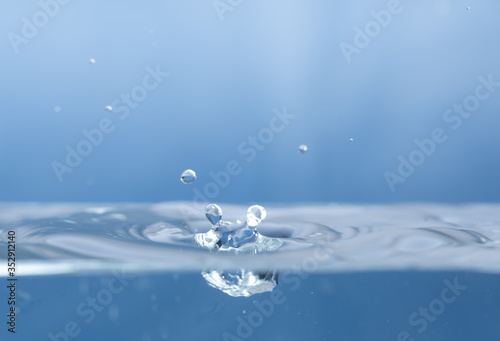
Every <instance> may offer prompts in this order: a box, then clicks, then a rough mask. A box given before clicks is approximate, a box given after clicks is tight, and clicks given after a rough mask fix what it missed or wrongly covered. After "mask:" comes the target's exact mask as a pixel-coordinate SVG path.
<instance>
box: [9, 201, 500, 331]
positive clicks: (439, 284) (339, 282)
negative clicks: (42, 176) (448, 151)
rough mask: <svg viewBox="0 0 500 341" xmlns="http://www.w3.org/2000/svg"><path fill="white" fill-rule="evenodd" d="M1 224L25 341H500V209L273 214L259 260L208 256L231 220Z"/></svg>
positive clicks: (60, 207) (133, 210) (142, 210)
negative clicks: (207, 244) (222, 224)
mask: <svg viewBox="0 0 500 341" xmlns="http://www.w3.org/2000/svg"><path fill="white" fill-rule="evenodd" d="M221 207H222V210H223V219H224V220H222V219H219V220H220V221H236V220H237V219H238V218H240V216H241V214H242V213H244V212H246V211H247V207H245V206H236V205H221ZM0 212H1V213H0V217H1V222H2V224H1V231H0V232H1V233H0V235H1V246H2V249H6V248H7V247H6V243H7V231H8V230H14V231H16V237H17V259H18V267H17V275H18V276H19V277H18V278H19V281H18V283H17V284H18V290H17V295H18V302H17V303H18V306H17V309H18V316H21V317H22V319H21V322H19V323H18V333H17V335H16V336H15V337H21V339H23V340H28V339H29V340H35V339H36V340H59V341H60V340H70V339H75V340H91V339H92V340H107V339H110V338H111V339H123V340H140V341H148V340H165V339H168V340H201V339H203V340H246V339H252V340H253V339H259V340H304V339H308V340H338V339H344V340H410V339H414V340H450V339H453V340H471V339H478V338H479V337H480V338H481V339H484V340H497V339H499V338H500V327H498V325H499V323H498V322H499V321H500V312H499V310H498V306H499V305H500V289H499V288H500V287H499V285H500V276H499V273H500V264H499V263H500V205H493V204H491V205H479V204H475V205H462V206H448V205H431V204H411V205H385V206H382V205H381V206H377V205H355V206H354V205H337V204H322V205H303V206H266V212H267V217H266V215H265V214H264V218H266V219H264V220H262V221H260V223H259V224H258V225H257V224H256V222H257V221H253V224H255V226H257V230H258V232H259V233H260V234H262V236H263V237H264V236H265V237H267V238H269V240H272V241H274V240H277V241H279V244H272V245H274V246H276V245H277V246H278V247H273V248H268V249H263V250H257V251H256V249H254V250H253V251H252V252H248V250H246V251H245V252H221V251H217V250H207V249H204V248H202V247H200V246H199V245H198V244H197V243H196V241H195V235H197V234H198V235H203V234H205V233H207V232H209V231H210V230H211V228H212V225H215V224H217V223H218V220H217V213H218V212H217V210H214V209H213V207H212V210H211V211H209V212H208V213H210V214H211V215H209V214H207V217H210V221H209V220H207V217H205V211H204V210H200V209H199V207H194V206H193V204H191V203H186V202H169V203H160V204H147V205H146V204H109V205H97V206H95V205H90V204H89V205H76V204H72V205H67V204H3V205H2V206H1V209H0ZM252 212H254V213H255V214H257V215H259V214H261V213H262V212H260V211H255V210H254V211H252ZM259 216H261V215H259ZM252 217H254V218H255V216H252ZM261 217H262V216H261ZM220 218H222V217H220ZM214 222H215V223H214ZM245 245H248V244H247V243H245ZM4 275H5V274H4ZM218 289H219V290H218ZM233 296H237V297H233ZM238 296H239V297H238ZM241 296H247V297H241ZM130 321H134V323H130ZM28 325H29V328H28V327H27V326H28ZM9 334H10V333H9Z"/></svg>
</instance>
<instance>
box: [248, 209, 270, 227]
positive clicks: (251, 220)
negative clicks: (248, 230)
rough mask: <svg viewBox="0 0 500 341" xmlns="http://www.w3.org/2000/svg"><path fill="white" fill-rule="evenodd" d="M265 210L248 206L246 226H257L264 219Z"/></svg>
mask: <svg viewBox="0 0 500 341" xmlns="http://www.w3.org/2000/svg"><path fill="white" fill-rule="evenodd" d="M266 215H267V213H266V209H265V208H264V207H262V206H259V205H253V206H250V207H249V208H248V210H247V224H248V226H257V225H259V224H260V222H261V221H262V220H264V219H266Z"/></svg>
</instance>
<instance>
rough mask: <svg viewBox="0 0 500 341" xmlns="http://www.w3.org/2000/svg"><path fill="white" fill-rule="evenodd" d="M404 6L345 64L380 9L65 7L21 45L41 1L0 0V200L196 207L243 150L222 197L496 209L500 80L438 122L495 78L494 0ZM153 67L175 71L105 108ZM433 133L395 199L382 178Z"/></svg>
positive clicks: (355, 4) (366, 5)
mask: <svg viewBox="0 0 500 341" xmlns="http://www.w3.org/2000/svg"><path fill="white" fill-rule="evenodd" d="M401 5H402V7H403V11H402V12H401V13H400V14H398V15H396V16H393V18H392V21H391V23H390V25H389V26H388V27H385V28H383V29H382V32H381V33H380V35H378V36H377V37H375V38H373V39H372V42H371V44H370V45H369V46H368V47H366V48H365V49H363V50H362V52H361V53H360V54H359V55H353V61H352V63H350V64H349V63H347V62H346V60H345V58H344V56H343V55H342V52H341V50H340V48H339V44H340V43H341V42H343V41H344V42H347V43H351V44H352V42H353V38H354V31H353V27H354V26H359V27H363V26H364V25H365V23H366V22H368V21H369V20H372V18H371V16H370V11H372V10H380V9H385V8H386V6H387V1H291V0H288V1H285V0H281V1H264V0H254V1H249V0H247V1H243V2H242V4H241V5H239V6H237V8H235V10H234V11H232V12H228V13H226V16H225V20H224V21H220V20H219V18H218V16H217V14H216V12H215V10H214V9H213V7H212V1H209V0H204V1H201V0H200V1H186V0H183V1H147V2H141V1H126V2H120V1H108V2H98V1H76V0H73V1H71V2H70V3H69V4H67V5H64V6H62V7H61V8H60V11H59V13H58V14H57V15H56V16H55V17H54V18H51V19H50V22H49V23H48V25H47V26H45V27H43V28H41V29H40V30H39V33H38V34H37V36H36V37H34V38H32V39H31V40H30V41H29V43H28V44H27V45H22V46H21V47H20V51H19V53H18V54H15V53H14V52H13V50H12V48H11V45H10V43H9V40H8V39H7V34H8V33H9V32H14V33H17V34H19V33H20V29H21V25H22V22H21V18H22V17H23V16H26V17H29V18H30V17H31V16H32V15H33V14H34V13H36V12H37V11H38V10H39V9H40V8H39V6H38V4H37V1H31V0H30V1H27V0H24V1H21V2H4V3H3V4H2V10H1V12H0V36H1V39H0V60H1V63H0V93H1V96H2V103H1V113H0V160H1V161H2V162H1V166H0V200H2V201H16V200H30V201H33V200H37V201H38V200H39V201H165V200H191V199H192V198H193V188H198V189H200V190H203V186H204V185H205V184H206V183H208V182H210V181H211V179H210V178H209V176H208V173H209V172H210V171H219V170H221V169H224V168H225V166H226V164H227V162H228V161H229V160H237V161H239V162H240V164H241V166H242V168H243V172H242V173H241V174H240V175H238V176H235V177H233V178H231V182H230V184H229V186H228V187H226V188H224V189H222V190H221V193H220V195H218V196H217V197H216V198H214V201H215V202H240V203H241V202H261V203H265V202H316V201H341V202H397V201H418V200H425V201H445V202H468V201H498V200H499V197H500V181H499V180H498V175H499V174H500V149H499V148H500V134H499V128H500V118H499V113H500V88H499V90H497V92H495V93H494V94H493V96H492V97H491V98H490V99H488V100H487V101H484V102H482V103H481V106H480V108H479V110H478V111H477V112H476V113H474V114H473V115H472V117H471V118H470V119H468V120H466V121H464V123H463V125H462V127H461V128H460V129H458V130H457V131H452V130H451V129H449V125H447V124H446V123H444V122H443V120H442V114H443V112H444V111H445V110H446V109H448V108H450V107H451V106H452V105H453V103H458V102H461V101H462V100H463V99H464V98H465V97H466V96H468V95H471V94H473V92H474V88H475V86H476V85H477V77H478V76H480V75H483V76H485V77H486V76H487V75H489V74H492V75H493V78H494V79H498V80H500V48H499V46H500V45H499V44H498V32H500V21H499V20H498V13H500V2H498V1H493V0H491V1H473V2H472V1H461V0H459V1H451V0H450V1H446V0H441V1H425V0H422V1H405V0H402V1H401ZM466 6H471V7H472V8H471V10H470V11H467V10H466ZM89 58H95V59H96V61H97V62H96V64H95V65H90V64H89V63H88V60H89ZM156 64H160V65H161V68H162V69H163V70H166V71H168V72H170V76H169V78H167V79H166V80H165V81H164V82H163V83H162V85H161V86H160V87H158V88H157V89H156V90H154V91H153V92H150V93H149V94H148V97H147V99H146V100H145V101H144V102H142V103H141V104H140V106H139V107H138V108H137V109H135V110H133V111H132V112H131V114H130V116H129V117H128V118H127V119H126V120H124V121H119V120H118V119H117V118H116V116H113V115H116V113H107V112H105V111H104V107H105V106H106V105H108V104H109V103H110V102H111V101H113V100H114V99H115V98H117V97H119V96H120V95H121V94H122V93H125V92H127V91H129V90H130V89H131V88H132V87H134V86H135V85H138V84H140V82H141V81H142V77H143V76H144V74H145V71H144V70H145V67H146V66H148V65H150V66H152V67H154V66H155V65H156ZM55 106H60V107H61V111H60V112H55V111H54V107H55ZM284 106H286V107H287V109H288V112H289V113H291V114H296V115H297V118H296V119H295V120H294V121H293V122H292V123H291V124H290V126H288V127H287V128H286V129H285V130H284V131H283V132H281V133H279V134H278V135H276V137H275V139H274V140H273V141H272V142H271V143H270V144H269V145H267V147H266V149H265V150H264V151H262V152H259V154H258V155H257V158H256V159H255V160H254V161H253V162H250V163H249V162H246V161H245V159H244V156H241V155H239V154H238V152H237V148H238V145H239V144H240V143H241V142H242V141H245V140H246V139H247V137H248V136H249V135H255V134H257V132H258V131H259V130H260V129H262V128H264V127H267V126H268V122H269V120H270V118H271V117H272V115H273V112H272V110H273V108H279V109H281V108H282V107H284ZM107 116H108V117H112V118H113V120H114V122H115V123H116V129H115V131H114V132H113V133H111V134H109V135H106V136H105V139H104V141H103V143H102V144H101V145H100V146H99V147H97V148H94V150H93V152H92V154H91V155H89V156H88V157H85V158H84V160H83V162H82V164H81V165H80V166H79V167H78V168H77V169H76V170H75V171H74V172H73V173H71V174H66V175H65V177H64V181H63V182H62V183H60V182H59V181H58V180H57V177H56V175H55V174H54V172H53V170H52V167H51V163H52V162H53V161H58V162H63V161H64V157H65V155H66V151H65V147H66V146H67V145H70V146H72V147H73V148H74V147H75V146H76V144H77V143H78V142H79V141H80V140H81V139H82V138H83V136H82V134H81V131H82V129H87V130H88V129H93V128H96V127H97V126H98V124H99V121H100V120H101V119H102V118H103V117H107ZM436 127H442V128H444V129H445V130H446V132H447V133H448V140H447V141H446V142H445V143H444V144H442V145H440V146H439V147H438V149H437V150H436V152H435V153H434V154H433V155H432V156H431V157H429V158H428V159H427V160H426V161H425V162H424V164H423V165H422V166H420V167H418V168H417V169H416V171H415V173H414V174H413V175H412V176H411V177H409V178H408V180H407V181H406V182H405V183H403V184H398V185H397V186H396V191H395V192H394V193H392V192H391V191H390V189H389V187H388V185H387V183H386V181H385V179H384V176H383V173H384V172H385V171H387V170H389V171H393V172H394V171H395V170H396V167H397V166H398V160H397V158H398V156H399V155H403V156H405V157H407V156H408V154H409V153H410V152H411V151H412V150H413V149H415V145H414V143H413V141H414V139H417V138H418V139H423V138H427V137H429V136H430V132H431V131H432V130H433V129H434V128H436ZM351 137H352V138H354V142H349V138H351ZM303 143H304V144H307V145H308V146H309V151H308V152H307V153H306V154H304V155H300V154H299V153H298V152H297V148H298V146H299V145H300V144H303ZM186 168H192V169H194V170H196V172H197V174H198V180H197V181H196V182H195V183H194V184H192V185H190V186H187V185H183V184H182V183H181V182H180V181H179V176H180V174H181V172H182V171H183V170H184V169H186Z"/></svg>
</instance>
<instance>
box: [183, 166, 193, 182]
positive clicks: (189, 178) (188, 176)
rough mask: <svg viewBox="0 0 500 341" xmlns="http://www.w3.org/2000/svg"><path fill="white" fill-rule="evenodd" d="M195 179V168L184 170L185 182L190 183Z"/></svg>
mask: <svg viewBox="0 0 500 341" xmlns="http://www.w3.org/2000/svg"><path fill="white" fill-rule="evenodd" d="M194 180H196V173H195V172H194V170H191V169H186V170H185V171H184V172H182V174H181V181H182V182H183V183H185V184H190V183H192V182H193V181H194Z"/></svg>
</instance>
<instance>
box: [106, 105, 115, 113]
mask: <svg viewBox="0 0 500 341" xmlns="http://www.w3.org/2000/svg"><path fill="white" fill-rule="evenodd" d="M104 110H106V111H107V112H112V111H113V107H112V106H111V105H106V107H104Z"/></svg>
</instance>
